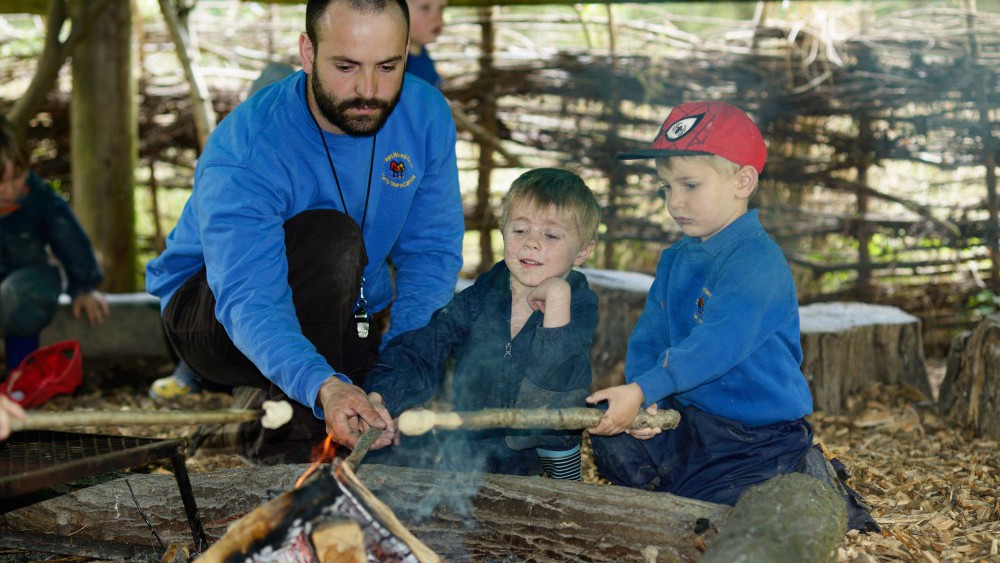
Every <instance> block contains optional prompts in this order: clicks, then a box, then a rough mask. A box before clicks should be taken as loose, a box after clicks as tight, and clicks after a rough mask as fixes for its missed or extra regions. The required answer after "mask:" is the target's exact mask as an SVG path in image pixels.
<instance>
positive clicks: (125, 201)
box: [70, 0, 139, 293]
mask: <svg viewBox="0 0 1000 563" xmlns="http://www.w3.org/2000/svg"><path fill="white" fill-rule="evenodd" d="M102 3H103V2H101V1H100V0H80V1H79V2H72V3H71V5H70V9H71V10H72V13H73V20H74V21H81V20H82V19H83V18H84V15H85V14H87V13H89V11H90V10H91V9H92V8H93V6H95V5H98V4H102ZM89 31H90V32H89V33H88V34H87V36H86V38H84V39H83V40H82V41H81V42H80V43H79V44H78V45H77V46H76V49H75V51H74V54H73V102H72V104H71V109H70V128H71V132H70V134H71V141H70V145H71V146H72V167H73V200H72V202H73V210H74V211H75V212H76V214H77V216H78V217H79V219H80V222H81V223H82V225H83V228H84V229H85V230H86V231H87V233H88V234H89V235H90V237H91V240H92V241H93V243H94V251H95V252H96V254H97V258H98V263H99V264H100V265H101V268H102V269H103V271H104V284H103V286H102V289H104V290H105V291H110V292H123V293H124V292H132V291H135V290H136V281H137V278H136V240H135V204H134V194H133V185H134V182H135V178H134V176H135V165H136V159H137V156H138V142H137V136H138V130H139V126H138V120H137V117H136V116H137V113H138V107H137V104H138V101H137V97H136V82H135V77H134V74H133V72H132V57H133V56H134V51H135V50H134V48H133V44H132V43H133V40H132V2H110V3H108V4H107V7H106V8H105V9H104V11H103V12H101V14H100V16H99V17H98V18H97V19H96V20H95V21H94V23H93V27H92V28H91V29H90V30H89Z"/></svg>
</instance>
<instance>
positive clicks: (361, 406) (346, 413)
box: [319, 377, 396, 450]
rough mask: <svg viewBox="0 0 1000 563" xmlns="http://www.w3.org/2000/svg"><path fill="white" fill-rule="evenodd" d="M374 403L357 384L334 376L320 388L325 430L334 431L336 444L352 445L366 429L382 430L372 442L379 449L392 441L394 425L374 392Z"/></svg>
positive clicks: (330, 432) (394, 431)
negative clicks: (375, 400)
mask: <svg viewBox="0 0 1000 563" xmlns="http://www.w3.org/2000/svg"><path fill="white" fill-rule="evenodd" d="M372 398H373V399H377V402H374V403H373V401H372V400H370V399H369V397H368V395H365V392H364V391H363V390H362V389H361V388H360V387H358V386H357V385H351V384H350V383H346V382H344V381H341V380H340V379H339V378H337V377H331V378H330V379H327V380H326V383H324V384H323V386H322V387H320V389H319V402H320V405H322V407H323V414H324V416H325V418H326V431H327V433H329V434H333V440H334V441H335V442H337V443H338V444H341V445H343V446H347V447H349V448H353V447H354V446H355V444H357V442H358V438H360V437H361V435H362V434H364V433H365V432H366V431H367V430H368V429H369V428H379V429H382V430H383V432H382V435H381V436H379V438H378V440H376V441H375V443H374V444H372V447H371V449H373V450H374V449H378V448H382V447H385V446H388V445H389V444H390V443H392V439H393V436H394V435H395V433H396V426H395V424H394V423H393V421H392V418H391V417H390V416H389V411H387V410H386V408H385V406H384V405H383V404H382V401H381V399H382V398H381V397H379V396H378V394H377V393H373V394H372Z"/></svg>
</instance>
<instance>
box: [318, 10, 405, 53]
mask: <svg viewBox="0 0 1000 563" xmlns="http://www.w3.org/2000/svg"><path fill="white" fill-rule="evenodd" d="M331 2H348V3H349V4H350V5H351V8H353V9H354V10H355V11H357V12H361V13H362V14H381V13H382V12H384V11H385V10H386V8H388V7H389V6H392V5H393V4H395V5H396V6H399V9H400V10H402V11H403V19H404V20H406V36H407V37H409V36H410V8H409V7H408V6H407V5H406V0H309V2H307V3H306V35H308V36H309V41H311V42H312V44H313V46H314V47H315V46H316V45H317V44H318V41H317V39H318V37H317V36H316V24H317V23H319V19H320V18H321V17H323V12H325V11H326V7H327V6H329V5H330V3H331Z"/></svg>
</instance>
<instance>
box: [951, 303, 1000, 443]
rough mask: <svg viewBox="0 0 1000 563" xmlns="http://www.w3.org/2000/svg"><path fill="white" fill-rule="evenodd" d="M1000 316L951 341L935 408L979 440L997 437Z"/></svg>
mask: <svg viewBox="0 0 1000 563" xmlns="http://www.w3.org/2000/svg"><path fill="white" fill-rule="evenodd" d="M998 386H1000V314H994V315H991V316H989V317H986V318H985V319H983V321H982V322H981V323H979V326H978V327H976V329H975V330H974V331H972V332H966V333H963V334H960V335H958V336H956V337H955V340H954V341H953V342H952V347H951V350H950V351H949V352H948V367H947V371H946V372H945V376H944V381H942V383H941V389H940V391H939V397H938V407H939V409H940V411H941V413H942V414H943V415H944V416H945V417H946V418H948V419H949V420H952V421H954V422H955V423H956V424H958V425H960V426H964V427H967V428H970V429H971V430H973V431H974V432H976V434H977V435H978V436H980V437H984V438H997V437H1000V393H998V392H997V388H998Z"/></svg>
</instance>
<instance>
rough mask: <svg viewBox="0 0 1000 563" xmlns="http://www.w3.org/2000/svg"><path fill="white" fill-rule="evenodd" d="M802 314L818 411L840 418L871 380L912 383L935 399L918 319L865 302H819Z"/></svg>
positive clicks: (806, 367)
mask: <svg viewBox="0 0 1000 563" xmlns="http://www.w3.org/2000/svg"><path fill="white" fill-rule="evenodd" d="M799 315H800V318H801V332H802V355H803V358H802V371H803V373H805V375H806V378H807V379H808V380H809V387H810V389H811V390H812V395H813V405H814V407H815V408H816V410H821V411H824V412H827V413H830V414H839V413H840V412H841V411H842V409H843V408H844V407H845V406H846V401H847V398H848V397H849V396H850V395H851V394H853V393H855V392H857V391H859V390H860V389H861V388H862V387H864V386H865V385H866V384H867V383H871V382H881V383H889V384H902V385H908V386H909V387H911V388H913V389H914V390H916V391H918V392H919V393H920V394H922V395H923V396H924V397H925V398H927V399H930V398H931V397H932V393H931V387H930V381H929V380H928V379H927V366H926V365H925V363H924V349H923V341H922V340H921V335H920V320H919V319H917V318H916V317H914V316H912V315H909V314H907V313H905V312H904V311H902V310H900V309H897V308H896V307H886V306H881V305H869V304H866V303H814V304H812V305H806V306H804V307H801V308H800V309H799Z"/></svg>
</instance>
